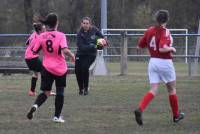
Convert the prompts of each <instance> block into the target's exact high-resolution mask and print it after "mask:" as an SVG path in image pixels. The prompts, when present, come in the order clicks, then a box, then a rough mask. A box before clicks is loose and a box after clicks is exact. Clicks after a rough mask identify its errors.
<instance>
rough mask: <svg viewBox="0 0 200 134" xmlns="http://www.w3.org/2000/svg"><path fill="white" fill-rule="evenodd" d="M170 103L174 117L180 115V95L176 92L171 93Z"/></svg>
mask: <svg viewBox="0 0 200 134" xmlns="http://www.w3.org/2000/svg"><path fill="white" fill-rule="evenodd" d="M169 103H170V106H171V109H172V112H173V116H174V117H178V115H179V111H178V97H177V95H176V94H173V95H169Z"/></svg>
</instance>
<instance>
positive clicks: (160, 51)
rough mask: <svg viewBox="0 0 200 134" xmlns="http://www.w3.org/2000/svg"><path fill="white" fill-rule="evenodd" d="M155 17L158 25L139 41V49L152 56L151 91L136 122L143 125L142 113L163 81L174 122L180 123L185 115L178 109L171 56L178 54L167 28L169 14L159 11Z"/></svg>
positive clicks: (144, 99)
mask: <svg viewBox="0 0 200 134" xmlns="http://www.w3.org/2000/svg"><path fill="white" fill-rule="evenodd" d="M155 17H156V21H157V25H156V26H153V27H150V28H149V29H148V30H147V31H146V32H145V34H144V36H143V37H142V38H141V39H140V40H139V44H138V48H148V50H149V53H150V56H151V58H150V61H149V65H148V75H149V80H150V84H151V89H150V90H149V91H148V92H147V93H146V94H145V95H144V97H143V99H142V100H141V101H140V103H139V107H138V108H137V109H136V110H135V111H134V113H135V119H136V122H137V123H138V124H139V125H143V119H142V113H143V112H144V110H145V108H146V107H147V105H148V104H149V103H150V102H151V101H152V99H153V98H154V96H155V95H156V93H157V90H158V85H159V83H160V82H162V81H163V82H164V83H165V84H166V87H167V90H168V93H169V103H170V106H171V109H172V113H173V121H174V122H175V123H178V122H179V121H180V120H182V119H183V118H184V113H181V112H179V108H178V97H177V95H176V74H175V69H174V65H173V62H172V55H171V53H172V52H176V49H175V48H174V47H172V43H173V40H172V36H171V34H170V31H169V30H168V29H167V28H166V24H167V22H168V19H169V13H168V11H167V10H159V11H157V13H156V15H155Z"/></svg>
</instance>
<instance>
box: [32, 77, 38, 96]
mask: <svg viewBox="0 0 200 134" xmlns="http://www.w3.org/2000/svg"><path fill="white" fill-rule="evenodd" d="M36 83H37V78H35V77H32V78H31V91H32V92H35V87H36Z"/></svg>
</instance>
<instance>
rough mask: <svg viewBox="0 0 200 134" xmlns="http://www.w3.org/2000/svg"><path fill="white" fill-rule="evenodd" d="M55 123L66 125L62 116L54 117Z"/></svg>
mask: <svg viewBox="0 0 200 134" xmlns="http://www.w3.org/2000/svg"><path fill="white" fill-rule="evenodd" d="M53 122H56V123H64V122H65V120H64V119H63V118H62V116H60V117H59V118H58V117H56V116H54V117H53Z"/></svg>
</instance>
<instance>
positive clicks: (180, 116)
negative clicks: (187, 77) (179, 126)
mask: <svg viewBox="0 0 200 134" xmlns="http://www.w3.org/2000/svg"><path fill="white" fill-rule="evenodd" d="M184 117H185V114H184V113H179V115H178V117H174V118H173V121H174V123H178V122H179V121H180V120H182V119H184Z"/></svg>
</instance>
